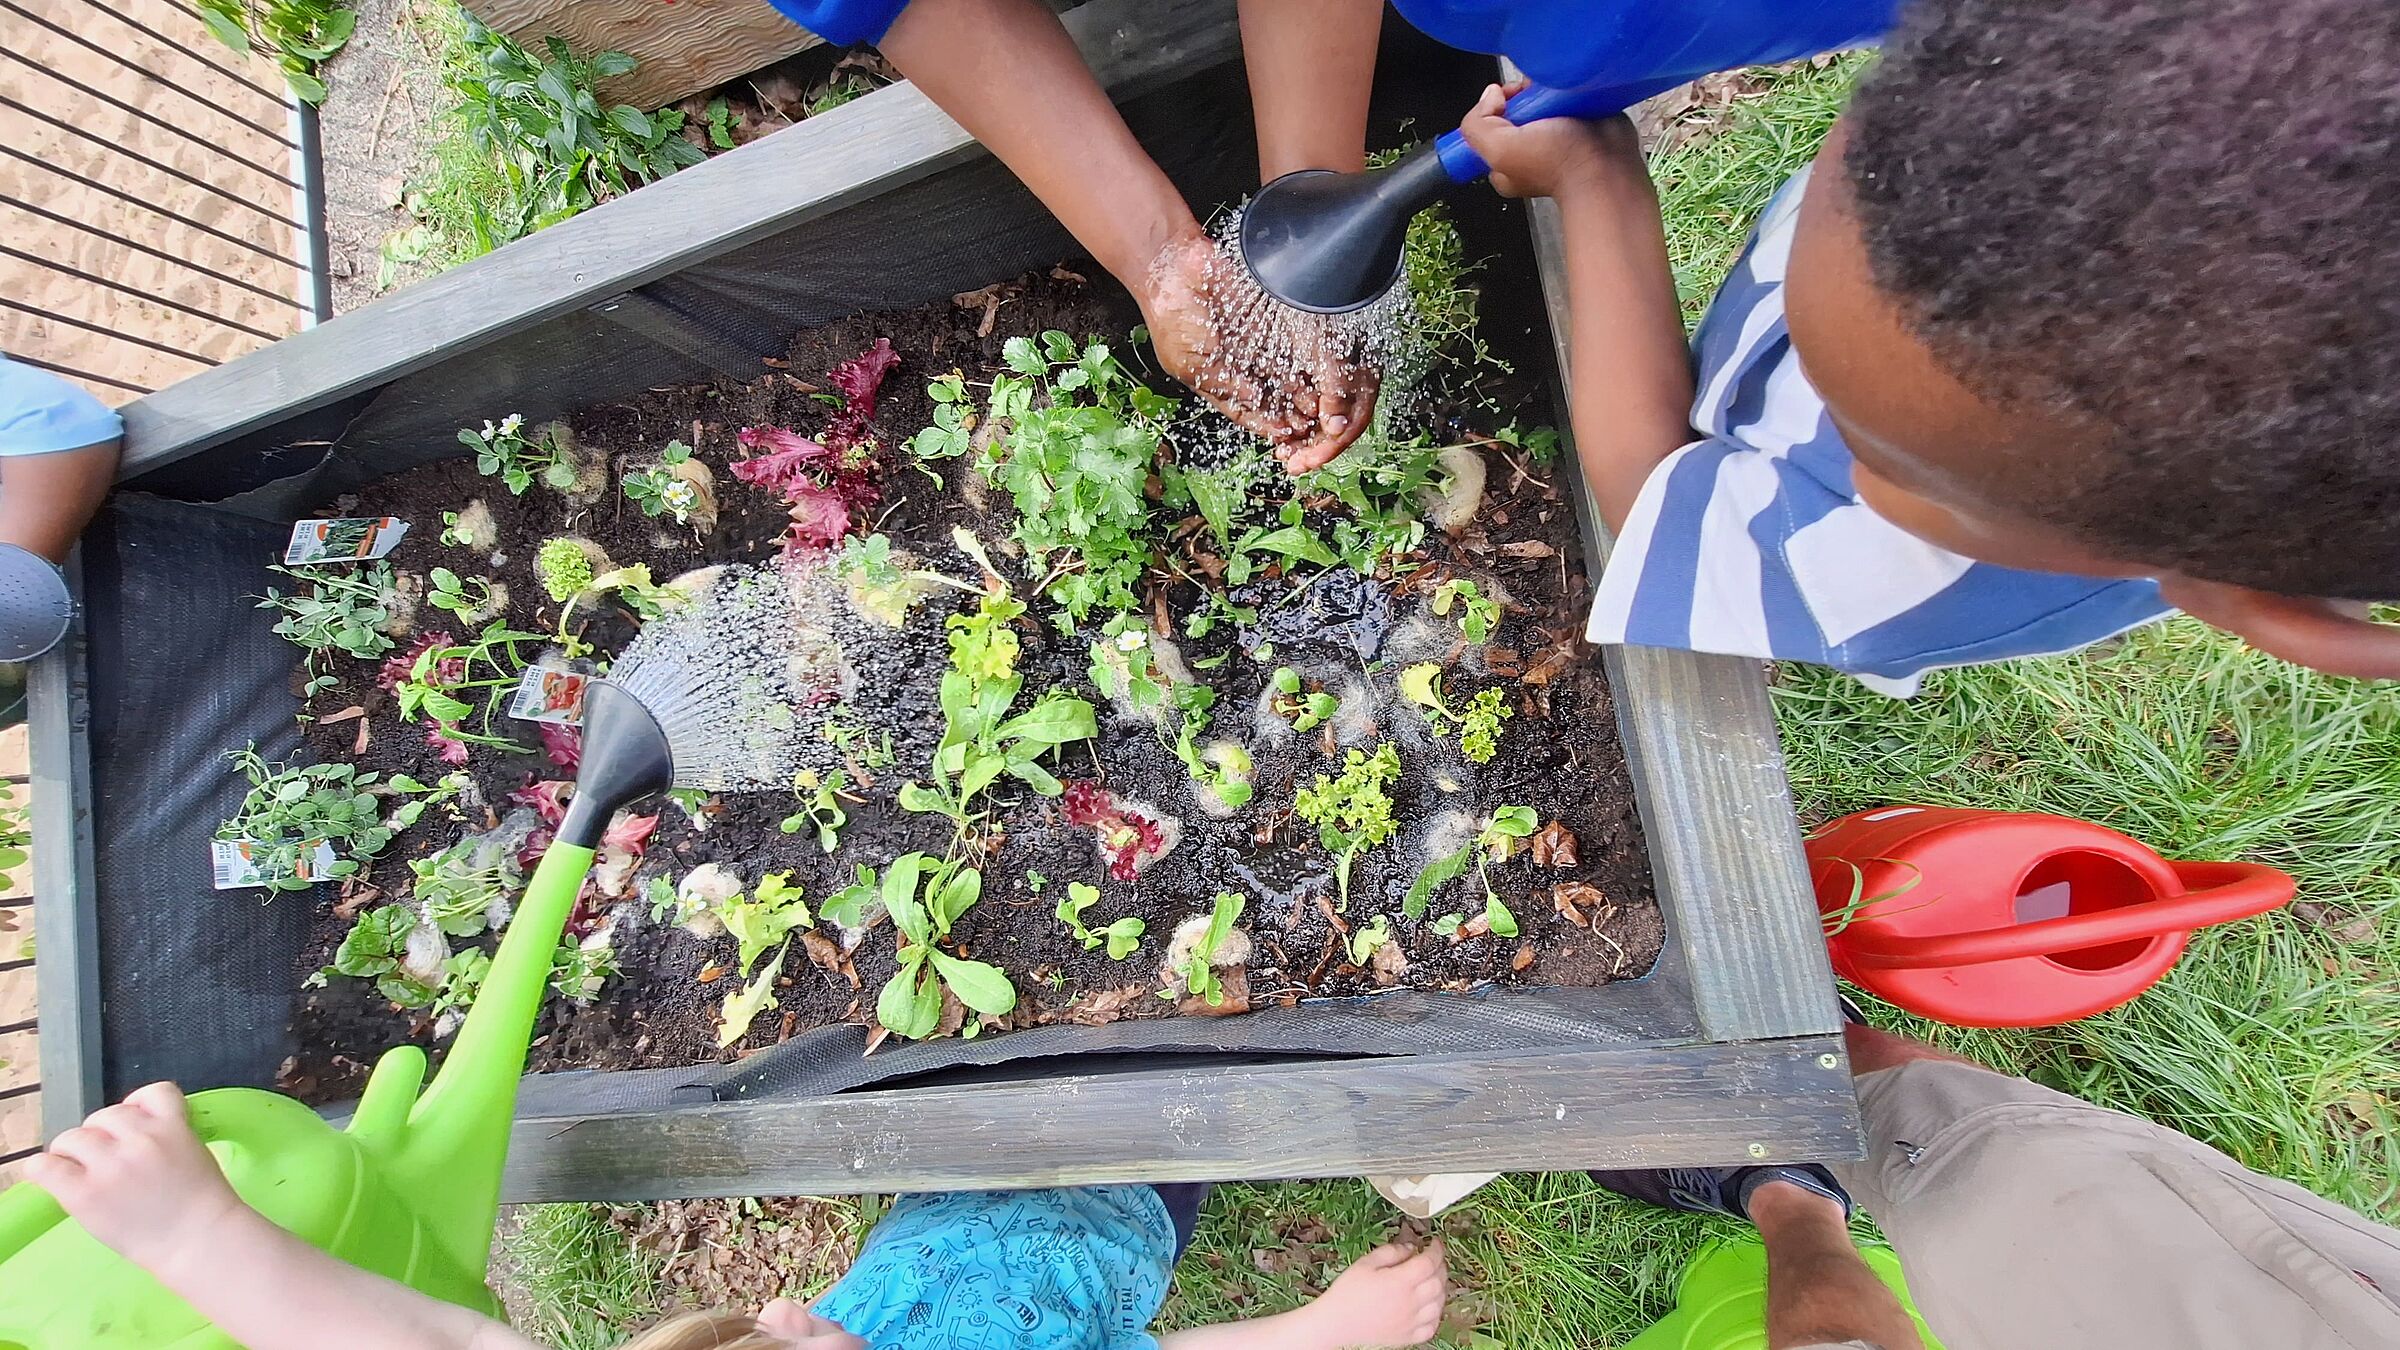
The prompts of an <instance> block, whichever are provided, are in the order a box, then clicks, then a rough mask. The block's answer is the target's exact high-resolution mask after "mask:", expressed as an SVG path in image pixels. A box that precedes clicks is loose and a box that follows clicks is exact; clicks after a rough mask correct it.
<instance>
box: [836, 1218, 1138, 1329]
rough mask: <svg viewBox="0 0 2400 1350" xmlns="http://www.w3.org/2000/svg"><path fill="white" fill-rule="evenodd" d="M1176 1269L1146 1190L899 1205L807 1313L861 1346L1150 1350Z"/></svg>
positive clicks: (879, 1224) (877, 1225)
mask: <svg viewBox="0 0 2400 1350" xmlns="http://www.w3.org/2000/svg"><path fill="white" fill-rule="evenodd" d="M1174 1268H1175V1225H1174V1222H1173V1221H1172V1220H1171V1219H1169V1218H1168V1217H1167V1207H1166V1204H1165V1203H1164V1202H1163V1201H1161V1200H1160V1199H1159V1198H1158V1192H1157V1191H1155V1190H1152V1189H1151V1188H1150V1187H1148V1186H1079V1187H1075V1188H1073V1189H1063V1190H1041V1191H959V1192H954V1193H949V1194H943V1195H912V1196H903V1197H902V1198H901V1199H900V1201H899V1203H898V1204H896V1205H894V1206H893V1207H892V1211H891V1212H890V1213H889V1214H886V1215H885V1216H884V1218H883V1221H882V1222H881V1223H878V1224H876V1225H875V1231H874V1232H873V1233H871V1234H869V1235H868V1237H867V1246H866V1250H865V1251H862V1252H860V1253H859V1255H858V1262H857V1264H856V1265H853V1266H852V1267H851V1268H850V1273H849V1274H847V1275H845V1276H843V1277H842V1279H841V1282H840V1283H839V1284H836V1285H835V1286H834V1287H833V1288H832V1289H830V1290H828V1291H827V1292H826V1294H825V1296H824V1297H823V1298H820V1299H818V1300H817V1302H816V1313H817V1315H818V1316H819V1317H823V1318H828V1319H830V1320H832V1321H834V1322H837V1323H839V1324H841V1326H842V1328H843V1329H844V1330H846V1331H848V1332H849V1333H850V1334H851V1335H853V1336H858V1337H861V1338H863V1339H864V1340H865V1341H866V1343H867V1344H868V1346H870V1347H871V1348H872V1350H1156V1347H1157V1345H1158V1342H1157V1340H1155V1339H1154V1338H1152V1336H1151V1335H1150V1330H1149V1328H1150V1323H1151V1320H1152V1319H1153V1318H1156V1317H1157V1316H1158V1310H1159V1308H1160V1306H1161V1305H1163V1304H1164V1303H1165V1302H1166V1300H1167V1282H1168V1280H1169V1279H1170V1278H1171V1277H1172V1275H1173V1272H1174Z"/></svg>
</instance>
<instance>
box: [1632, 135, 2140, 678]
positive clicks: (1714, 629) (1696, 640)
mask: <svg viewBox="0 0 2400 1350" xmlns="http://www.w3.org/2000/svg"><path fill="white" fill-rule="evenodd" d="M1807 183H1808V171H1807V170H1805V169H1804V170H1802V171H1801V172H1800V173H1798V174H1796V175H1794V176H1793V178H1792V180H1791V181H1790V182H1788V183H1786V184H1784V186H1783V189H1782V190H1781V191H1779V192H1778V193H1776V194H1775V200H1774V201H1772V202H1770V203H1768V205H1767V209H1766V212H1765V214H1763V215H1762V216H1760V218H1759V222H1758V228H1757V229H1756V230H1755V231H1754V232H1753V233H1752V235H1751V239H1750V243H1749V246H1748V247H1747V248H1746V249H1744V250H1743V254H1742V257H1741V260H1740V261H1739V262H1737V263H1736V264H1735V265H1734V269H1733V273H1732V275H1731V276H1729V277H1727V278H1726V280H1725V284H1724V286H1723V287H1721V288H1720V289H1719V290H1718V291H1717V294H1716V298H1715V299H1714V300H1712V301H1711V302H1710V303H1709V307H1708V315H1707V317H1706V318H1704V319H1703V320H1701V323H1700V331H1699V333H1698V335H1697V336H1695V337H1694V338H1693V340H1692V345H1693V355H1694V360H1695V362H1696V364H1697V366H1698V370H1699V391H1698V393H1697V395H1696V396H1695V397H1694V398H1693V400H1692V426H1693V427H1694V428H1695V429H1696V430H1698V431H1699V432H1700V434H1701V437H1702V439H1700V440H1697V441H1694V442H1693V443H1691V444H1690V445H1687V446H1685V447H1683V448H1682V449H1680V450H1678V451H1676V452H1675V453H1674V454H1673V455H1670V456H1668V457H1667V460H1666V462H1664V463H1662V464H1660V465H1659V466H1658V468H1657V470H1656V471H1655V472H1653V473H1652V474H1651V475H1650V479H1649V481H1648V482H1646V483H1645V484H1643V486H1642V495H1641V500H1640V501H1639V502H1637V503H1636V504H1635V506H1634V508H1633V514H1632V516H1631V518H1630V519H1628V520H1627V521H1626V522H1625V529H1624V531H1623V533H1622V535H1621V536H1620V537H1619V538H1618V540H1617V543H1616V547H1615V549H1614V550H1613V551H1612V552H1611V553H1610V555H1609V559H1608V567H1607V570H1606V572H1605V574H1604V575H1603V576H1602V578H1601V581H1600V587H1599V594H1598V595H1597V596H1596V597H1595V599H1594V600H1593V604H1592V621H1591V625H1590V627H1589V629H1588V630H1587V634H1586V635H1587V636H1588V637H1590V639H1591V640H1592V641H1594V642H1618V643H1637V644H1640V645H1643V646H1649V647H1685V648H1690V649H1692V650H1695V651H1704V652H1722V653H1726V654H1728V655H1733V656H1757V657H1774V658H1777V659H1780V660H1791V661H1809V662H1813V663H1815V664H1818V665H1824V666H1832V667H1833V668H1834V669H1836V670H1842V671H1847V672H1849V673H1850V674H1852V675H1855V676H1857V677H1858V678H1859V679H1860V680H1861V681H1862V682H1864V683H1865V684H1866V685H1867V686H1868V687H1869V688H1872V689H1875V690H1878V691H1880V692H1882V693H1886V694H1891V695H1894V696H1896V697H1902V698H1905V697H1907V696H1909V695H1911V694H1914V693H1915V692H1916V691H1917V686H1918V683H1919V681H1921V680H1922V679H1923V677H1924V674H1925V672H1926V671H1929V670H1938V669H1940V668H1942V667H1944V666H1964V665H1976V664H1980V663H1982V662H1986V661H2004V660H2007V659H2009V658H2011V657H2019V656H2044V655H2049V654H2051V653H2055V652H2064V651H2073V650H2074V649H2075V648H2077V647H2083V646H2088V645H2090V644H2091V643H2094V642H2098V641H2100V640H2101V639H2103V638H2107V637H2112V636H2114V635H2116V634H2118V633H2122V632H2124V631H2125V630H2126V629H2128V628H2133V627H2137V626H2139V625H2141V624H2145V623H2149V622H2151V621H2152V620H2154V619H2158V618H2162V617H2164V616H2166V615H2168V614H2170V613H2173V610H2172V609H2171V608H2170V607H2169V606H2168V605H2167V604H2166V603H2165V602H2164V601H2163V600H2161V599H2160V598H2159V593H2158V584H2157V583H2156V582H2153V581H2146V580H2142V581H2124V580H2113V581H2112V580H2104V579H2100V578H2094V577H2079V576H2066V575H2062V574H2058V573H2050V572H2027V571H2021V570H2018V569H2016V568H2009V567H1997V566H1994V565H1992V564H1990V563H1984V562H1977V561H1975V560H1974V559H1972V558H1967V557H1962V556H1960V555H1959V554H1956V553H1952V552H1949V551H1948V550H1946V549H1941V548H1937V547H1935V546H1934V545H1932V544H1929V543H1927V542H1925V541H1924V540H1922V539H1919V538H1917V537H1916V536H1915V535H1912V534H1909V533H1908V532H1907V531H1905V530H1902V529H1901V528H1900V527H1898V526H1896V525H1894V524H1892V523H1891V522H1889V521H1887V520H1885V519H1883V518H1882V517H1881V516H1878V515H1876V514H1875V513H1874V512H1873V511H1872V510H1870V509H1869V508H1868V507H1867V505H1866V503H1864V502H1862V501H1860V500H1859V497H1858V494H1857V492H1856V491H1855V490H1853V488H1852V487H1851V481H1850V464H1851V460H1850V449H1849V447H1848V446H1846V445H1844V444H1842V437H1841V433H1840V432H1838V431H1836V430H1834V427H1833V423H1832V421H1831V419H1829V418H1827V417H1826V415H1825V403H1824V400H1823V399H1821V398H1819V397H1818V396H1817V391H1816V390H1815V389H1814V388H1812V387H1810V385H1809V383H1808V377H1807V376H1806V375H1803V374H1802V373H1801V371H1800V361H1799V358H1797V357H1796V356H1794V355H1793V354H1792V340H1791V334H1790V331H1789V330H1788V329H1787V328H1786V327H1785V326H1784V318H1783V274H1784V265H1785V263H1786V262H1787V261H1788V260H1789V259H1790V257H1791V251H1792V223H1793V221H1794V219H1795V218H1796V217H1797V216H1798V215H1799V207H1800V195H1801V193H1802V192H1804V191H1805V190H1806V188H1807Z"/></svg>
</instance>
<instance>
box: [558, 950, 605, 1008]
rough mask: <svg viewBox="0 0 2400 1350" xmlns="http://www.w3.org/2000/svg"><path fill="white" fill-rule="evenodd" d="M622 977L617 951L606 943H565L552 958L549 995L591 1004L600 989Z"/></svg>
mask: <svg viewBox="0 0 2400 1350" xmlns="http://www.w3.org/2000/svg"><path fill="white" fill-rule="evenodd" d="M618 973H620V972H619V971H618V969H617V949H616V947H615V946H614V945H613V944H611V943H607V942H599V941H585V942H578V941H576V940H575V939H574V938H571V937H570V938H565V939H562V940H561V941H560V942H559V944H558V950H557V951H555V952H553V953H551V954H550V991H551V992H552V993H554V994H557V995H558V996H559V997H561V998H564V999H569V1000H572V1001H573V1002H576V1003H589V1002H591V1001H592V998H593V997H594V996H595V995H597V994H598V993H599V992H600V986H601V985H603V984H605V983H607V982H608V980H609V979H610V977H612V976H614V975H617V974H618Z"/></svg>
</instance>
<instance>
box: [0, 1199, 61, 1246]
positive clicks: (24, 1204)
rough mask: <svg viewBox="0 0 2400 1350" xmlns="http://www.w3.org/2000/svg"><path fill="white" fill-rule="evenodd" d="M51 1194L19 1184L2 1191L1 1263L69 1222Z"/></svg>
mask: <svg viewBox="0 0 2400 1350" xmlns="http://www.w3.org/2000/svg"><path fill="white" fill-rule="evenodd" d="M66 1217H67V1212H66V1211H65V1210H63V1209H60V1208H59V1207H58V1201H57V1200H56V1199H54V1198H52V1197H51V1194H50V1192H48V1191H45V1190H43V1189H42V1188H41V1187H39V1186H36V1185H34V1184H32V1183H31V1182H25V1181H20V1182H18V1183H17V1184H16V1185H14V1186H11V1187H9V1188H8V1189H7V1190H5V1191H0V1262H5V1261H7V1260H8V1258H10V1257H12V1256H15V1255H16V1254H17V1253H18V1252H21V1251H23V1250H25V1247H26V1245H27V1244H28V1243H31V1242H32V1241H33V1240H34V1239H35V1238H38V1237H40V1236H41V1235H42V1234H44V1233H46V1232H49V1231H50V1229H51V1228H52V1227H53V1226H55V1225H57V1224H59V1223H62V1222H64V1221H65V1220H66Z"/></svg>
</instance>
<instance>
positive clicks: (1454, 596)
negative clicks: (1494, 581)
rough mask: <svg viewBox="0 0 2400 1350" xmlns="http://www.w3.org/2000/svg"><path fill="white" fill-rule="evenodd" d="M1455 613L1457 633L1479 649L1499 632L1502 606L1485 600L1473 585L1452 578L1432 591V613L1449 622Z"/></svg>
mask: <svg viewBox="0 0 2400 1350" xmlns="http://www.w3.org/2000/svg"><path fill="white" fill-rule="evenodd" d="M1453 609H1456V610H1457V611H1458V630H1459V631H1460V632H1461V633H1464V634H1465V635H1466V638H1467V641H1469V642H1472V643H1474V644H1476V645H1477V646H1482V645H1483V644H1484V643H1486V642H1489V641H1491V640H1492V634H1494V633H1497V632H1499V631H1500V602H1499V601H1497V600H1490V599H1486V598H1485V597H1484V594H1483V590H1482V588H1481V587H1479V586H1477V585H1476V584H1475V583H1474V582H1472V581H1464V580H1460V579H1458V578H1455V577H1453V578H1452V579H1450V580H1448V581H1445V582H1443V583H1442V584H1441V585H1439V586H1436V587H1434V588H1433V612H1434V613H1436V614H1439V615H1442V616H1443V617H1445V618H1447V617H1448V616H1449V614H1450V611H1451V610H1453Z"/></svg>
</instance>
